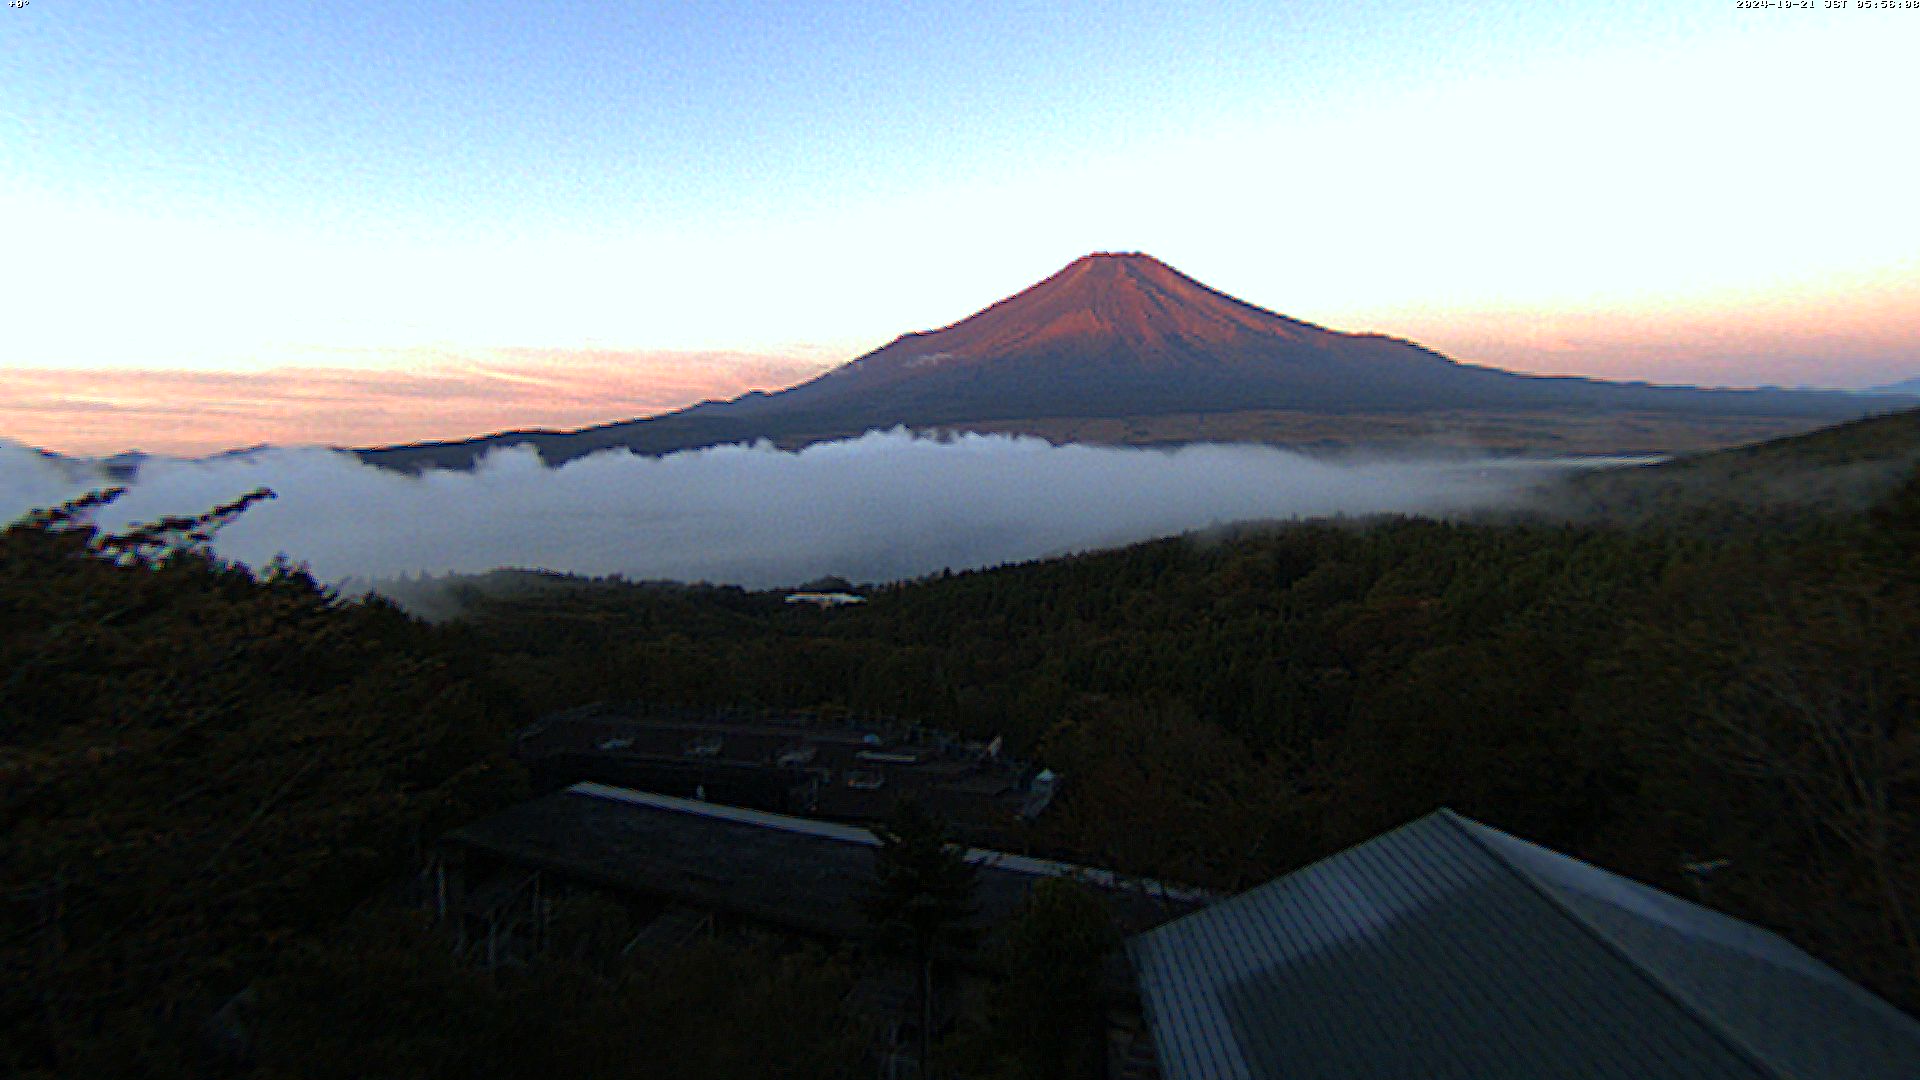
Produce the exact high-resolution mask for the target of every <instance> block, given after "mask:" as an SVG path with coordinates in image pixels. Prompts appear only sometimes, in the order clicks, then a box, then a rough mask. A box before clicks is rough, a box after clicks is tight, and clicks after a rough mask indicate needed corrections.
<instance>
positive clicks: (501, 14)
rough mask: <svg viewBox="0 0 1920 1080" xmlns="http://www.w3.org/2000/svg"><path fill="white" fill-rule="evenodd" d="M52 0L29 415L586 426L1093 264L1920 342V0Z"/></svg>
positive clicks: (1599, 328) (174, 435) (26, 19)
mask: <svg viewBox="0 0 1920 1080" xmlns="http://www.w3.org/2000/svg"><path fill="white" fill-rule="evenodd" d="M1825 3H1826V0H1817V3H1816V10H1803V9H1796V10H1791V11H1786V10H1776V11H1748V10H1740V9H1738V8H1737V7H1736V4H1735V0H1656V2H1645V3H1643V2H1638V0H1625V2H1607V3H1559V2H1543V0H1518V2H1506V0H1476V2H1475V3H1471V4H1467V3H1460V2H1458V0H1449V2H1445V3H1426V2H1414V0H1373V2H1366V3H1355V2H1353V0H1341V2H1337V3H1320V2H1296V3H1284V2H1271V3H1262V4H1249V3H1231V2H1226V3H1223V2H1217V0H1216V2H1210V3H1205V4H1178V3H1168V4H1136V3H1119V2H1116V3H1102V4H1065V3H993V2H989V3H971V4H951V3H940V4H930V3H917V2H893V3H887V4H853V3H820V4H816V3H803V2H789V3H776V4H753V3H702V4H682V3H671V2H614V0H601V2H592V3H588V2H575V0H539V2H521V3H512V2H501V3H474V2H472V0H461V2H459V3H451V2H436V0H405V2H401V0H395V2H389V3H368V2H363V0H334V2H330V3H297V4H296V3H286V2H261V0H253V2H248V3H241V2H238V0H235V2H224V3H202V2H197V0H176V2H170V3H161V2H158V0H139V2H117V0H31V2H30V3H29V4H28V5H27V6H25V7H18V8H0V93H3V94H4V97H0V250H4V252H5V255H6V262H5V265H6V268H7V271H8V273H7V275H6V281H5V283H4V286H3V287H0V437H5V438H10V439H14V440H18V441H22V442H27V443H31V444H34V445H38V446H43V447H47V448H51V449H56V450H62V451H73V452H111V451H114V450H119V449H124V448H128V447H134V446H138V447H142V448H145V449H149V450H157V451H172V452H198V451H207V450H213V449H218V448H223V447H232V446H239V445H248V444H253V443H259V442H265V441H271V442H279V443H287V442H313V443H333V444H350V445H363V444H369V443H379V442H393V441H402V440H412V439H423V438H451V437H461V436H466V435H472V434H478V433H481V432H484V431H490V430H498V429H501V428H507V427H528V426H543V425H544V426H579V425H584V424H588V423H594V422H600V421H606V420H613V419H623V418H627V417H631V416H636V415H644V414H649V413H653V412H658V411H662V410H665V409H668V408H673V407H677V406H680V405H684V404H688V403H691V402H693V401H696V400H699V399H700V398H703V397H709V396H732V395H734V394H737V393H740V392H742V391H744V390H746V389H749V388H772V387H778V386H782V385H786V384H788V383H790V382H793V381H797V380H798V379H800V378H803V377H806V376H809V375H812V374H814V373H816V372H818V371H821V370H824V369H825V368H826V367H828V366H830V365H832V364H834V363H837V362H839V361H843V360H846V359H849V358H851V357H853V356H854V355H856V354H858V353H860V352H863V351H865V350H867V349H870V348H873V347H875V346H878V345H880V344H883V343H885V342H886V341H888V340H890V339H892V338H893V337H895V336H896V335H898V334H900V333H902V332H905V331H909V330H918V329H928V328H932V327H935V326H939V325H944V324H946V323H950V322H952V321H954V320H956V319H959V318H961V317H963V316H965V315H967V314H969V313H971V312H972V311H974V310H975V309H977V308H980V307H982V306H984V305H986V304H988V303H990V302H992V301H994V300H996V299H998V298H1000V297H1002V296H1005V295H1007V294H1009V293H1011V292H1014V291H1016V290H1018V289H1020V288H1022V287H1024V286H1026V285H1028V284H1030V283H1032V282H1033V281H1035V280H1038V279H1039V278H1041V277H1043V276H1045V275H1046V274H1048V273H1051V272H1052V271H1054V270H1056V269H1058V268H1059V267H1060V266H1062V265H1064V264H1066V263H1067V262H1069V261H1071V260H1072V259H1073V258H1075V257H1076V256H1079V255H1081V254H1084V253H1086V252H1089V251H1095V250H1140V251H1146V252H1149V253H1151V254H1154V255H1156V256H1158V257H1160V258H1161V259H1163V260H1165V261H1167V262H1169V263H1171V264H1172V265H1174V266H1175V267H1177V268H1179V269H1181V270H1183V271H1185V272H1186V273H1188V274H1190V275H1192V276H1194V277H1196V278H1198V279H1200V280H1201V281H1204V282H1206V283H1208V284H1210V285H1213V286H1214V287H1216V288H1220V289H1223V290H1225V291H1227V292H1229V293H1232V294H1234V295H1236V296H1239V297H1241V298H1243V299H1246V300H1248V301H1251V302H1253V303H1256V304H1259V305H1261V306H1263V307H1268V308H1273V309H1276V310H1279V311H1281V312H1284V313H1286V314H1289V315H1293V316H1296V317H1299V318H1304V319H1309V320H1312V321H1315V322H1319V323H1322V324H1324V325H1328V326H1332V327H1334V328H1337V329H1345V330H1378V331H1383V332H1387V333H1393V334H1397V335H1401V336H1405V337H1411V338H1413V339H1415V340H1418V341H1420V342H1422V343H1424V344H1427V345H1430V346H1432V347H1434V348H1437V349H1439V350H1441V351H1442V352H1445V353H1447V354H1449V355H1451V356H1454V357H1455V358H1457V359H1462V360H1469V361H1474V362H1480V363H1489V364H1496V365H1499V366H1503V367H1510V368H1515V369H1520V370H1527V371H1543V372H1579V373H1587V374H1597V375H1605V376H1617V377H1625V378H1642V379H1651V380H1657V381H1685V382H1698V383H1707V384H1714V385H1752V384H1757V383H1779V384H1788V385H1792V384H1802V383H1805V384H1817V385H1830V386H1864V385H1871V384H1876V383H1884V382H1890V381H1894V380H1897V379H1904V378H1910V377H1913V376H1916V375H1920V186H1917V185H1920V138H1916V132H1917V131H1920V97H1917V96H1916V89H1917V88H1920V81H1917V80H1916V77H1915V75H1914V74H1913V72H1914V67H1913V64H1914V61H1913V57H1915V56H1916V55H1920V10H1902V9H1895V10H1855V9H1853V7H1852V5H1851V4H1849V5H1848V8H1847V9H1846V10H1830V9H1827V8H1825V7H1824V6H1821V5H1824V4H1825Z"/></svg>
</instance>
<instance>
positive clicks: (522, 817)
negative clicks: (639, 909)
mask: <svg viewBox="0 0 1920 1080" xmlns="http://www.w3.org/2000/svg"><path fill="white" fill-rule="evenodd" d="M445 839H446V841H448V842H450V843H453V844H456V845H459V846H462V847H467V848H472V849H477V850H481V851H485V852H489V853H491V854H492V855H494V856H497V857H500V858H504V859H507V860H510V861H512V862H514V863H517V864H520V865H527V866H538V867H544V868H547V869H551V870H554V871H556V872H559V873H562V874H565V875H568V876H571V877H575V878H578V879H581V880H585V881H591V882H596V883H598V884H600V885H602V886H605V887H608V888H613V889H616V890H620V891H627V892H634V893H640V894H646V895H653V896H659V897H663V898H667V899H671V900H674V901H675V902H678V903H683V904H690V905H693V906H697V907H701V908H704V909H713V910H724V911H730V912H734V913H736V914H739V915H743V916H746V917H748V918H751V919H755V920H758V921H762V922H766V923H769V924H772V925H776V926H788V927H792V928H794V929H798V930H802V931H805V932H808V933H819V934H829V935H834V936H843V937H846V936H854V935H857V934H860V933H863V932H865V930H866V920H865V917H864V916H863V915H862V913H861V909H860V904H859V902H858V899H859V895H860V893H861V891H862V889H863V888H864V887H865V883H866V882H867V881H868V880H869V879H870V878H871V876H872V872H873V851H872V849H873V848H874V847H876V846H878V844H879V841H878V840H877V839H876V838H875V837H874V835H873V834H872V833H870V832H868V831H867V830H865V829H861V828H857V827H855V826H851V825H840V824H836V823H833V822H828V821H813V820H809V819H806V818H796V817H788V816H786V815H783V814H770V813H766V812H763V811H759V810H749V809H745V808H742V807H736V806H724V805H721V804H718V803H710V802H702V801H699V800H695V799H681V798H675V797H674V796H671V795H658V794H654V793H652V792H646V791H634V790H632V789H628V788H618V787H612V786H609V785H606V784H596V783H580V784H575V785H573V786H572V787H570V788H568V789H566V790H565V791H560V792H555V793H553V794H551V795H546V796H543V797H541V798H538V799H533V800H531V801H529V802H525V803H521V804H520V805H518V806H514V807H511V808H509V809H507V810H504V811H501V812H500V813H498V814H495V815H493V816H491V817H488V818H485V819H482V820H480V821H476V822H473V823H471V824H468V825H464V826H462V827H460V828H458V829H454V830H452V831H451V832H449V833H447V835H446V837H445ZM966 857H967V860H968V861H969V862H972V863H974V864H975V865H976V866H977V867H978V868H979V874H978V877H977V878H976V894H975V899H976V901H977V902H978V904H979V907H980V913H979V921H980V923H981V924H982V925H989V924H997V923H999V922H1000V921H1002V920H1004V919H1005V918H1007V917H1008V916H1010V915H1011V914H1012V913H1013V912H1015V911H1016V910H1018V908H1019V906H1020V903H1021V902H1022V901H1023V900H1024V899H1025V897H1026V895H1027V893H1028V891H1029V890H1030V889H1031V888H1032V886H1033V882H1034V879H1035V878H1036V877H1042V876H1074V877H1084V878H1086V879H1087V880H1088V881H1089V882H1090V883H1092V884H1094V885H1096V886H1101V887H1103V888H1104V889H1106V890H1107V894H1108V898H1109V900H1110V901H1111V902H1112V904H1113V911H1114V914H1115V916H1116V918H1118V919H1119V920H1120V921H1121V924H1122V925H1123V926H1127V927H1131V928H1133V929H1141V928H1144V927H1148V926H1155V925H1158V924H1160V923H1161V922H1164V921H1165V920H1166V919H1168V918H1171V917H1173V916H1175V915H1178V914H1184V913H1185V912H1187V911H1190V910H1192V909H1193V908H1194V907H1195V906H1197V904H1198V902H1199V901H1198V900H1195V899H1193V898H1191V897H1190V896H1189V895H1188V892H1189V891H1188V890H1182V889H1180V888H1178V887H1168V886H1164V885H1161V884H1159V883H1157V882H1150V881H1133V880H1131V879H1124V878H1118V877H1115V876H1114V875H1111V874H1105V873H1104V872H1102V871H1095V870H1090V869H1087V868H1084V867H1076V866H1072V865H1070V864H1067V863H1054V862H1048V861H1046V860H1042V859H1030V858H1026V857H1024V856H1019V855H1010V854H1007V853H1005V852H997V851H988V850H984V849H980V848H970V849H968V851H967V854H966Z"/></svg>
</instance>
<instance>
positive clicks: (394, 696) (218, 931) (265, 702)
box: [0, 500, 519, 1075]
mask: <svg viewBox="0 0 1920 1080" xmlns="http://www.w3.org/2000/svg"><path fill="white" fill-rule="evenodd" d="M95 501H97V500H95ZM242 509H244V502H243V503H242V504H237V505H235V506H231V507H222V508H219V509H218V510H216V511H215V512H213V513H210V514H209V515H204V516H203V517H202V518H199V519H180V520H178V521H171V520H170V521H167V522H159V523H155V525H153V526H150V527H148V528H147V529H145V530H133V531H131V532H129V533H126V534H121V536H119V537H107V536H102V535H100V534H98V533H97V532H96V531H95V530H94V529H92V528H91V527H89V526H87V525H86V524H85V523H84V518H83V516H82V515H80V514H76V513H73V512H71V511H66V512H54V513H50V514H42V515H39V516H38V517H37V518H36V519H33V520H29V521H27V522H24V523H21V524H18V525H15V526H14V527H11V528H9V529H7V530H6V531H5V532H4V533H0V611H4V612H5V618H4V619H0V778H4V782H3V783H0V835H3V836H5V838H6V842H5V844H4V845H0V894H3V897H0V898H3V899H4V904H3V905H0V966H3V967H4V969H5V970H6V972H7V973H8V975H7V978H6V979H5V980H4V983H3V984H0V1071H7V1072H8V1073H9V1074H12V1073H14V1072H16V1071H18V1072H25V1073H28V1074H33V1073H35V1072H36V1071H44V1072H48V1073H59V1074H61V1075H87V1074H107V1075H111V1074H114V1073H117V1072H119V1071H123V1070H125V1071H140V1072H143V1073H147V1074H159V1075H164V1074H168V1073H170V1072H174V1071H182V1072H188V1073H191V1072H193V1071H195V1069H196V1068H198V1063H197V1062H196V1060H195V1057H194V1055H195V1053H196V1052H197V1050H196V1047H197V1045H198V1041H199V1034H200V1033H199V1025H200V1024H201V1023H202V1022H203V1021H204V1019H205V1017H206V1016H207V1015H208V1014H209V1013H210V1012H211V1011H212V1010H213V1009H214V1008H215V1007H217V1006H218V1005H219V1004H220V1003H221V1002H223V1001H225V1000H227V999H228V998H230V997H231V996H232V995H234V994H236V993H237V992H239V991H241V990H243V989H244V988H246V987H247V986H249V985H251V984H252V982H253V981H254V980H255V979H256V978H257V977H258V976H259V975H260V974H262V973H263V972H264V971H266V970H269V969H270V968H271V966H272V965H273V963H274V962H275V958H276V957H279V956H282V955H284V954H287V953H288V952H289V950H297V949H298V948H300V947H302V946H303V945H304V944H305V943H307V942H309V941H311V940H313V939H314V938H315V937H316V936H321V935H324V934H326V933H327V931H328V930H329V929H330V928H331V927H332V926H333V925H334V924H336V923H337V922H338V921H339V920H340V918H341V917H342V916H344V915H345V914H346V912H347V911H349V910H350V909H351V908H353V907H354V906H355V905H357V904H359V903H361V902H362V901H363V900H364V899H366V898H367V896H368V895H369V894H370V893H372V892H374V891H376V890H378V889H380V888H382V887H383V886H385V885H386V884H387V883H389V882H391V881H392V880H394V878H395V876H396V875H398V874H401V873H402V872H403V871H404V869H405V867H406V864H407V860H408V858H409V855H410V852H411V851H413V850H414V849H415V848H416V847H417V845H418V844H419V843H420V842H421V841H422V840H423V839H425V840H430V839H432V838H433V837H434V836H436V835H437V834H438V833H439V832H440V831H441V830H444V829H446V828H448V827H450V826H452V825H454V824H457V823H459V822H461V821H464V820H467V819H468V818H470V817H471V816H473V815H474V814H476V813H479V812H481V811H482V810H484V809H486V808H489V807H492V806H495V805H498V804H499V803H500V802H501V801H502V800H503V799H504V798H508V797H511V795H512V794H513V793H514V792H515V791H516V789H517V787H518V785H519V780H518V775H517V772H516V770H515V768H514V767H513V765H512V763H511V762H510V761H508V760H507V759H506V756H505V754H504V752H503V751H504V744H505V737H506V735H507V732H508V731H509V730H510V728H511V726H512V725H513V723H514V722H515V721H516V720H517V718H518V715H519V712H518V710H517V709H516V708H515V707H514V706H513V702H512V700H511V698H510V697H507V696H505V693H504V692H503V690H502V689H501V688H500V687H499V686H498V685H497V684H495V683H493V682H491V681H489V680H487V679H486V678H484V677H482V674H481V671H480V668H479V665H478V664H477V663H476V662H475V660H474V658H472V657H471V656H470V655H465V654H463V653H462V652H460V651H459V650H457V649H454V648H451V647H449V642H448V635H447V634H446V633H445V632H444V631H437V630H433V629H431V628H429V627H426V626H424V625H423V624H420V623H418V622H417V621H415V620H413V619H411V618H409V617H408V616H406V615H405V614H403V613H401V612H400V611H399V610H397V609H395V608H393V607H392V606H391V605H387V604H384V603H380V602H377V601H376V602H372V603H365V604H358V603H356V604H344V603H340V602H338V601H337V600H336V598H335V597H334V596H333V595H332V594H330V593H329V592H328V591H327V590H325V589H323V588H320V587H319V586H317V585H316V584H315V583H314V582H313V580H312V579H310V578H309V577H308V576H307V575H306V574H305V573H303V572H301V571H300V570H298V569H295V568H292V567H289V566H286V565H280V564H276V565H274V566H271V567H268V568H266V569H265V570H263V571H262V572H260V573H259V574H254V573H251V572H249V571H248V570H246V569H245V568H242V567H238V566H234V565H230V564H225V563H221V562H219V561H216V560H214V559H211V558H209V557H208V556H207V555H206V554H204V551H203V549H202V548H201V546H200V544H199V541H200V540H201V539H204V536H203V535H201V534H202V533H203V532H204V531H206V530H209V529H212V528H217V527H218V525H219V523H220V520H221V519H222V515H224V514H230V513H233V512H238V511H239V510H242ZM129 537H131V538H132V542H128V538H129ZM145 541H153V542H151V543H148V542H145Z"/></svg>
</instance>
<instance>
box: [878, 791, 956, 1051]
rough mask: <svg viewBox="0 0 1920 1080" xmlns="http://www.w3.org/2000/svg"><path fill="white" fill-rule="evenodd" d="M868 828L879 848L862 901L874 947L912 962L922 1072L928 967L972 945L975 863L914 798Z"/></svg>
mask: <svg viewBox="0 0 1920 1080" xmlns="http://www.w3.org/2000/svg"><path fill="white" fill-rule="evenodd" d="M875 832H876V834H877V835H878V836H879V837H880V847H879V849H878V850H877V851H876V852H875V853H874V861H873V881H872V882H871V883H870V884H869V886H868V888H867V892H866V895H865V896H864V897H863V898H862V906H863V907H864V909H865V911H866V914H867V918H868V920H869V921H870V922H871V923H872V925H873V929H874V938H875V941H876V943H877V944H878V945H879V946H880V948H881V950H882V951H883V952H886V953H889V954H892V955H894V956H897V957H900V958H901V959H903V960H905V961H907V962H909V963H911V964H912V965H913V968H914V970H915V972H916V973H917V975H918V977H919V983H920V1072H921V1075H923V1076H924V1075H926V1074H927V1060H928V1056H929V1049H930V1047H931V1041H932V1033H933V982H934V979H933V976H934V968H935V965H936V964H938V963H941V962H943V961H945V960H947V959H949V958H951V957H952V956H954V955H955V954H957V953H961V952H964V951H965V950H966V949H968V948H970V947H972V945H973V942H974V932H973V928H972V926H971V925H970V923H971V920H972V917H973V915H974V913H975V911H976V910H977V909H976V908H975V906H974V902H973V889H974V868H973V866H972V864H970V863H968V862H967V861H966V858H965V854H964V852H963V851H962V850H961V848H960V847H959V846H958V845H956V844H954V843H952V842H951V841H950V840H949V839H948V837H947V830H946V826H945V825H944V824H943V823H942V822H941V821H940V820H939V819H938V818H936V817H934V816H933V815H932V814H931V813H929V812H928V811H927V809H926V808H925V807H924V806H922V805H921V804H920V803H919V802H917V801H915V800H912V799H903V800H901V802H900V803H899V805H898V806H896V807H895V808H894V814H893V817H892V818H891V819H890V820H889V821H888V822H887V824H886V825H884V826H882V827H881V828H879V829H876V830H875Z"/></svg>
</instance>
